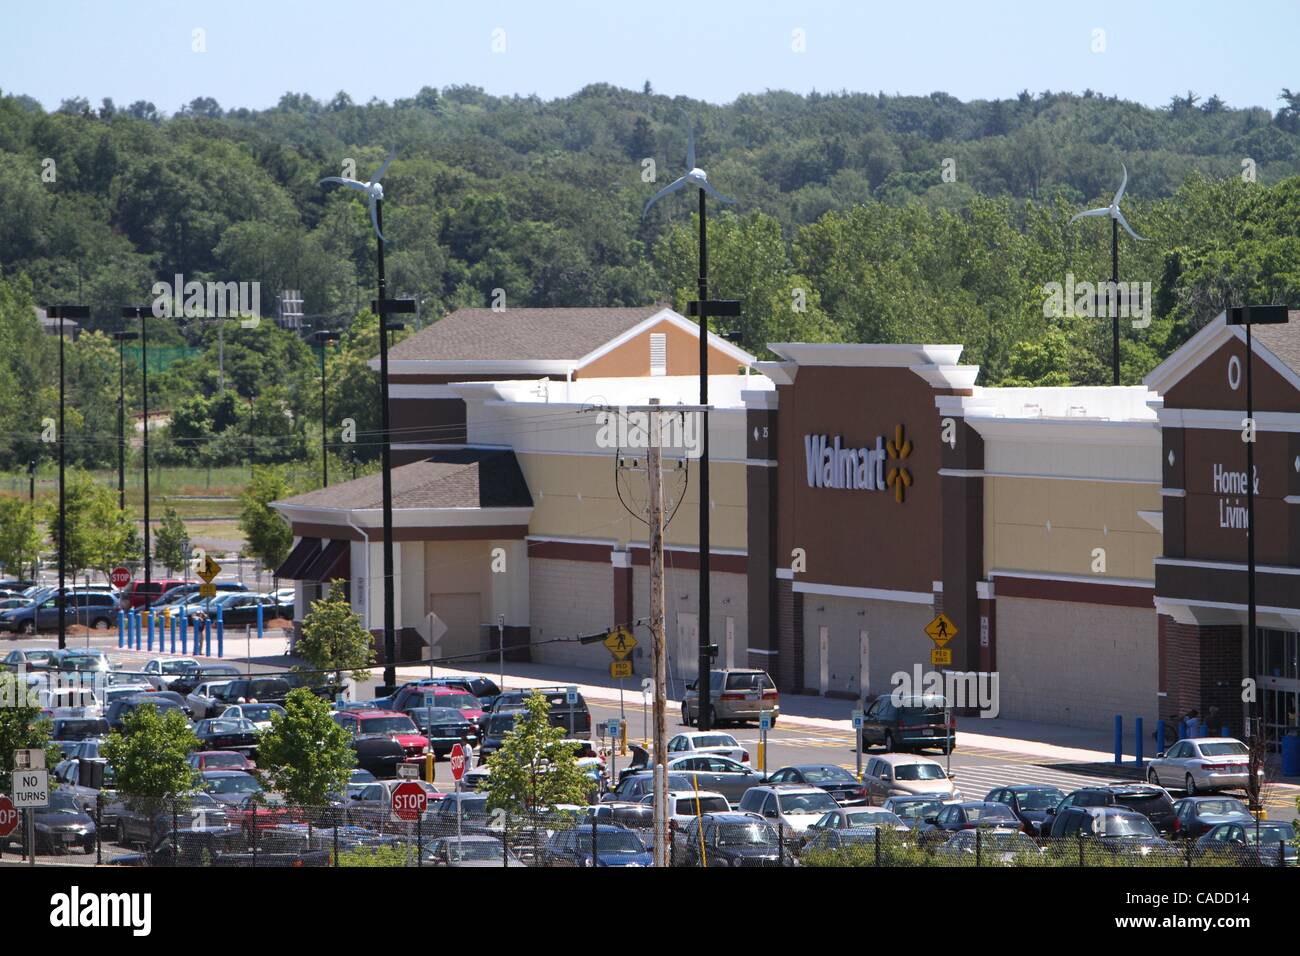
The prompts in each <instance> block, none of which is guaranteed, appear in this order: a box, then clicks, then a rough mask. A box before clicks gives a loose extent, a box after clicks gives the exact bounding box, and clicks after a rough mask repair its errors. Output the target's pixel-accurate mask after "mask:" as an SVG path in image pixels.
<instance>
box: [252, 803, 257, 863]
mask: <svg viewBox="0 0 1300 956" xmlns="http://www.w3.org/2000/svg"><path fill="white" fill-rule="evenodd" d="M252 837H253V839H252V844H253V866H257V804H256V803H254V804H253V833H252Z"/></svg>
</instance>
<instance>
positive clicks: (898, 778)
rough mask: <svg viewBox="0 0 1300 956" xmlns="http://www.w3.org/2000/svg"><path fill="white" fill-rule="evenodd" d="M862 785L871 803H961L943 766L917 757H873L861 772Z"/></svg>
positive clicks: (907, 755)
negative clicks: (911, 799) (922, 799)
mask: <svg viewBox="0 0 1300 956" xmlns="http://www.w3.org/2000/svg"><path fill="white" fill-rule="evenodd" d="M862 785H863V787H865V788H866V789H867V791H868V792H869V793H870V794H871V798H870V799H871V802H872V803H881V802H883V801H884V800H886V799H888V798H889V797H902V796H934V797H938V798H939V799H941V800H943V802H944V803H951V802H953V801H955V800H961V799H962V792H961V791H960V790H958V789H957V787H956V786H955V785H954V784H953V777H952V776H951V775H949V773H948V772H947V771H946V770H944V769H943V764H941V763H939V761H937V760H931V759H930V758H929V757H921V756H918V755H916V754H882V755H881V756H879V757H872V758H871V759H870V760H869V761H867V766H866V768H865V769H864V770H863V772H862Z"/></svg>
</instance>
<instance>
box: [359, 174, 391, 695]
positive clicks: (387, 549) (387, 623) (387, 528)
mask: <svg viewBox="0 0 1300 956" xmlns="http://www.w3.org/2000/svg"><path fill="white" fill-rule="evenodd" d="M375 222H376V224H377V231H378V232H379V233H380V235H378V236H376V237H375V239H376V240H377V245H378V250H379V252H378V257H377V259H376V266H377V271H378V274H379V276H378V278H379V303H378V305H379V309H378V311H379V388H380V392H381V395H380V397H379V414H380V428H381V429H382V430H383V433H384V437H383V440H382V444H381V446H380V447H381V449H382V455H383V461H382V463H381V469H380V474H381V475H382V476H383V478H382V488H383V498H384V504H383V511H384V687H385V688H386V690H385V691H384V692H385V693H391V692H392V690H393V689H395V688H396V685H397V665H396V657H397V647H396V640H395V635H394V620H393V475H392V467H393V463H392V458H391V454H390V450H389V447H388V439H389V433H388V310H387V298H388V284H387V281H386V280H385V278H384V240H383V237H382V234H383V231H384V201H383V200H382V199H378V200H376V201H375ZM369 594H370V591H369V589H368V588H367V590H366V595H367V598H366V599H367V600H369Z"/></svg>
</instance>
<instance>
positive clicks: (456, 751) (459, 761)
mask: <svg viewBox="0 0 1300 956" xmlns="http://www.w3.org/2000/svg"><path fill="white" fill-rule="evenodd" d="M463 776H465V748H463V747H462V746H461V745H460V744H457V745H456V746H454V747H452V748H451V778H452V779H453V780H459V779H460V778H461V777H463Z"/></svg>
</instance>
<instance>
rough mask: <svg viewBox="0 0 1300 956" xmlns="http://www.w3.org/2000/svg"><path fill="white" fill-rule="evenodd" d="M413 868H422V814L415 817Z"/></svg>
mask: <svg viewBox="0 0 1300 956" xmlns="http://www.w3.org/2000/svg"><path fill="white" fill-rule="evenodd" d="M415 866H416V868H417V869H423V868H424V814H423V813H417V814H416V815H415Z"/></svg>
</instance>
